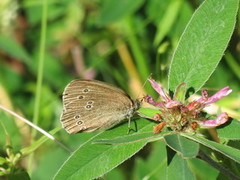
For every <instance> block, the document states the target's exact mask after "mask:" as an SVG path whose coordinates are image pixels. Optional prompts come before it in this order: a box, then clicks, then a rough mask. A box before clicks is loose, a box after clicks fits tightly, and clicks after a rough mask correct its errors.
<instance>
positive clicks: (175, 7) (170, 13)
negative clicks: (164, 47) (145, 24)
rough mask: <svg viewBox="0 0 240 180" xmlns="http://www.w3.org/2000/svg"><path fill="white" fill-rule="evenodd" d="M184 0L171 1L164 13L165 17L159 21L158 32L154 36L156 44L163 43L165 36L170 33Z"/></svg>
mask: <svg viewBox="0 0 240 180" xmlns="http://www.w3.org/2000/svg"><path fill="white" fill-rule="evenodd" d="M181 5H182V1H181V0H178V1H175V0H173V1H171V2H170V3H169V5H168V7H167V9H166V12H165V13H164V17H163V18H162V19H161V21H160V22H159V23H158V25H157V26H158V27H157V33H156V35H155V38H154V44H155V45H158V44H159V43H161V41H162V40H163V38H164V37H165V36H166V34H168V32H169V31H170V29H171V27H172V26H173V24H174V22H175V21H176V18H177V15H178V13H179V10H180V9H181Z"/></svg>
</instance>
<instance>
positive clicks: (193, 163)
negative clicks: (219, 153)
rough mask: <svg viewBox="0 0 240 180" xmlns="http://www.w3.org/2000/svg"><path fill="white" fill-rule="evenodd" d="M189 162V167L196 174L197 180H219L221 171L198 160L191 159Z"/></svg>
mask: <svg viewBox="0 0 240 180" xmlns="http://www.w3.org/2000/svg"><path fill="white" fill-rule="evenodd" d="M187 162H188V166H189V167H190V169H191V170H192V172H194V174H195V175H196V177H197V179H209V180H210V179H217V176H218V174H219V171H218V170H216V169H215V168H213V167H212V166H211V165H209V164H208V163H206V162H205V161H203V160H201V159H197V158H191V159H187ZM206 172H207V173H206Z"/></svg>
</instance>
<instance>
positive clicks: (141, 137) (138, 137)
mask: <svg viewBox="0 0 240 180" xmlns="http://www.w3.org/2000/svg"><path fill="white" fill-rule="evenodd" d="M149 127H150V128H152V125H149ZM169 133H170V132H169V131H165V132H164V131H163V132H161V133H158V134H153V132H152V131H151V132H140V133H134V134H129V135H126V136H120V137H116V138H113V139H97V140H95V141H93V143H94V144H128V143H133V142H138V141H148V142H152V141H157V140H160V139H163V137H164V136H165V135H166V134H169Z"/></svg>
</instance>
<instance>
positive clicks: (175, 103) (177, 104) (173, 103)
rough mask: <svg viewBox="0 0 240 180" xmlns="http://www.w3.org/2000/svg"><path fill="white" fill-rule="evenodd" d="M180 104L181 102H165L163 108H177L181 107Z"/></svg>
mask: <svg viewBox="0 0 240 180" xmlns="http://www.w3.org/2000/svg"><path fill="white" fill-rule="evenodd" d="M181 104H182V103H181V102H179V101H173V100H171V101H170V102H167V103H166V104H165V106H166V108H173V107H177V106H179V105H181Z"/></svg>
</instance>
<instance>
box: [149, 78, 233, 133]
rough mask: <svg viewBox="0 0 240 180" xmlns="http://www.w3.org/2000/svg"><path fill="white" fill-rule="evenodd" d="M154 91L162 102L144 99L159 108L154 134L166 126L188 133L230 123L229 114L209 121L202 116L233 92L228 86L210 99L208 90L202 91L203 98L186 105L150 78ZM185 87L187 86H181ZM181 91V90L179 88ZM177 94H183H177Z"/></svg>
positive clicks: (155, 118)
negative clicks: (212, 104)
mask: <svg viewBox="0 0 240 180" xmlns="http://www.w3.org/2000/svg"><path fill="white" fill-rule="evenodd" d="M148 81H149V82H150V83H151V85H152V87H153V89H154V90H155V91H156V92H157V93H158V94H159V95H160V101H159V102H156V101H154V99H153V98H152V97H151V96H150V95H146V96H145V97H144V100H145V102H147V103H149V104H151V105H153V106H155V107H157V108H158V109H159V111H160V113H157V114H155V115H154V117H152V119H153V120H155V121H160V124H158V125H157V126H156V127H155V128H154V133H158V132H160V131H161V129H162V128H163V127H164V126H167V127H169V128H171V129H172V130H174V131H179V132H186V131H195V130H196V129H197V128H198V127H200V128H211V127H217V126H219V125H222V124H224V123H225V122H227V121H228V119H229V116H228V114H227V113H225V112H224V113H221V114H220V115H219V116H218V117H217V118H216V119H211V120H207V119H205V118H204V117H203V116H202V112H203V109H204V108H205V107H206V106H207V105H209V104H211V103H214V102H216V101H218V100H219V99H221V98H223V97H225V96H227V95H228V94H230V93H231V92H232V90H231V89H230V88H229V87H228V86H227V87H225V88H223V89H221V90H220V91H218V92H217V93H215V94H214V95H213V96H211V97H209V96H208V92H207V91H206V90H202V96H201V97H200V98H199V99H197V100H194V101H192V102H190V103H189V104H187V105H184V104H183V103H182V102H180V101H178V100H176V99H174V98H171V97H170V95H168V94H167V93H166V92H165V91H164V90H163V88H162V86H161V85H160V84H158V83H157V82H156V81H154V80H153V79H152V78H149V79H148ZM182 85H185V84H181V86H182ZM177 89H178V90H180V89H181V88H177ZM176 94H181V93H178V92H176Z"/></svg>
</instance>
